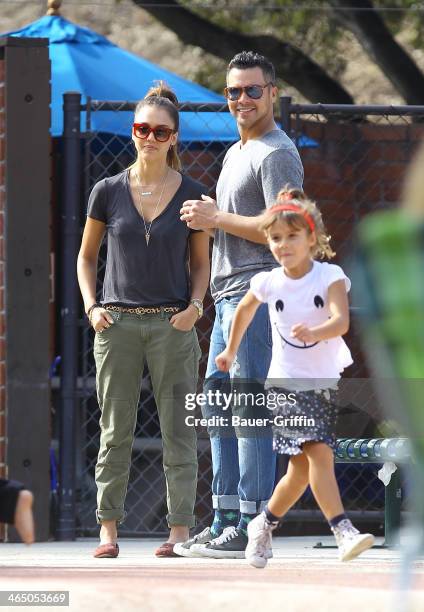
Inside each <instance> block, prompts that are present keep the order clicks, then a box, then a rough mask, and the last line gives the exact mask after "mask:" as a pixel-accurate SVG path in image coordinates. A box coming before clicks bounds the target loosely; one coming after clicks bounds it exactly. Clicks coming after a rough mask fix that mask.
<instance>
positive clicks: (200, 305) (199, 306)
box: [190, 299, 203, 319]
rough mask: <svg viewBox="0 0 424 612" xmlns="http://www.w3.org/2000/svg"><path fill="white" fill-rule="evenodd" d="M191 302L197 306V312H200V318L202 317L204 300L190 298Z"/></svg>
mask: <svg viewBox="0 0 424 612" xmlns="http://www.w3.org/2000/svg"><path fill="white" fill-rule="evenodd" d="M190 304H193V306H194V307H195V308H197V312H198V315H199V316H198V318H199V319H200V317H202V316H203V302H202V300H196V299H193V300H190Z"/></svg>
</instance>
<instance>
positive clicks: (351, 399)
mask: <svg viewBox="0 0 424 612" xmlns="http://www.w3.org/2000/svg"><path fill="white" fill-rule="evenodd" d="M134 106H135V104H134V103H132V102H108V101H92V100H89V101H88V102H87V107H86V110H85V113H83V114H84V115H85V134H84V152H83V157H84V162H83V187H84V204H83V206H82V209H81V217H80V220H81V228H82V227H83V224H84V221H85V211H86V203H87V200H88V196H89V193H90V191H91V189H92V187H93V185H94V184H95V183H96V182H97V181H98V180H100V179H102V178H104V177H107V176H111V175H114V174H116V173H118V172H120V171H122V170H123V169H125V168H127V167H128V166H129V165H130V164H131V163H132V162H133V161H134V158H135V152H134V147H133V144H132V141H131V138H130V134H131V123H132V112H133V109H134ZM226 111H227V107H226V105H223V106H220V105H216V104H209V105H201V104H183V105H181V115H182V116H183V117H184V120H185V121H186V122H188V123H189V122H190V120H192V121H196V122H197V123H203V124H204V125H205V126H206V127H207V128H208V132H209V134H210V136H209V138H208V140H206V141H205V140H199V141H196V140H192V141H186V140H183V141H182V142H181V143H180V155H181V158H182V162H183V166H184V171H185V173H187V174H188V175H190V176H191V177H192V178H194V179H196V180H199V181H200V182H202V183H204V184H205V186H206V187H207V189H208V190H209V193H210V194H211V195H213V194H214V188H215V185H216V181H217V178H218V176H219V172H220V168H221V164H222V160H223V157H224V155H225V151H226V150H227V148H228V147H229V146H230V144H231V142H230V141H229V140H228V137H227V139H226V140H222V137H221V135H220V133H221V132H222V130H221V128H222V126H223V125H225V124H227V125H226V128H227V129H228V126H229V125H233V124H232V122H233V119H232V118H231V117H230V115H229V114H228V112H226ZM280 111H281V121H282V124H283V126H284V128H285V129H286V131H287V132H288V133H289V135H290V136H291V137H292V138H293V140H294V141H295V142H296V144H297V145H298V147H299V151H300V154H301V157H302V161H303V163H304V167H305V190H306V192H307V193H308V194H309V196H310V197H312V198H314V199H317V201H318V203H319V205H320V209H321V211H322V213H323V216H324V220H325V222H326V225H327V227H328V229H329V233H330V234H331V235H332V237H333V239H332V244H333V248H334V249H335V250H336V251H337V255H338V257H337V260H336V261H337V262H341V261H342V262H343V265H345V262H346V260H349V257H350V256H351V254H352V252H354V244H355V239H354V232H355V227H356V224H357V222H358V220H359V219H360V218H361V217H362V216H363V215H364V214H366V213H367V212H370V211H372V210H377V209H379V208H382V207H391V206H394V205H396V203H397V201H398V198H399V189H400V187H401V184H402V177H403V175H404V172H405V170H406V167H407V164H408V162H409V160H410V159H411V157H412V154H413V152H414V149H415V147H416V145H417V144H418V142H419V140H420V139H421V137H422V135H423V133H424V132H423V130H424V124H422V123H421V122H422V121H423V119H424V107H397V108H391V107H390V108H382V107H355V106H343V107H342V106H331V105H330V106H323V105H294V104H291V101H290V99H288V98H283V99H281V106H280ZM97 113H104V115H102V118H103V124H104V125H105V124H106V126H107V121H105V119H104V117H106V118H107V117H110V123H111V125H112V124H113V126H114V130H112V129H111V130H110V131H108V130H107V127H106V129H104V130H102V131H101V132H100V131H95V130H93V129H92V125H93V123H95V122H94V121H93V119H94V118H95V117H96V115H97ZM117 121H120V122H121V123H122V126H123V128H122V130H121V129H120V130H116V122H117ZM125 133H127V134H128V136H123V135H120V134H125ZM104 267H105V246H102V249H101V252H100V257H99V284H98V289H99V291H100V286H101V282H102V278H103V272H104ZM355 300H356V301H355V303H354V304H353V306H352V312H353V314H354V315H355V314H357V315H358V316H360V307H361V304H360V296H356V298H355ZM355 318H356V317H355V316H354V317H353V324H352V327H351V331H350V332H349V337H348V339H347V342H348V344H349V347H350V348H351V351H352V355H353V358H354V366H352V367H350V368H349V370H348V372H347V376H348V377H350V378H352V379H353V380H352V381H351V382H352V385H351V386H350V390H349V392H348V393H347V396H346V398H345V399H344V400H342V402H341V404H342V408H341V419H340V425H341V427H340V431H339V432H338V433H339V436H340V437H373V436H375V435H376V434H377V433H379V434H381V430H380V431H378V425H379V424H381V421H382V420H383V418H384V417H383V415H382V412H381V410H380V409H379V407H378V401H377V398H376V396H375V395H374V391H373V389H372V385H371V384H370V381H369V379H368V373H367V370H366V367H365V363H364V358H363V356H362V354H361V350H360V344H359V334H358V329H357V325H356V321H355ZM213 320H214V307H213V303H212V301H211V299H210V296H208V297H207V299H206V304H205V315H204V317H203V319H202V320H201V321H200V322H199V324H198V326H197V329H198V334H199V341H200V344H201V348H202V353H203V355H202V360H201V369H200V374H201V377H202V376H203V375H204V372H205V367H206V361H207V354H208V347H209V335H210V332H211V329H212V325H213ZM92 347H93V332H92V330H91V329H89V327H88V325H87V322H86V320H85V317H84V313H83V311H82V309H81V312H80V321H79V359H78V364H79V365H78V367H79V372H78V396H79V414H78V423H77V431H78V435H77V461H76V465H77V509H76V510H77V533H78V535H85V536H86V535H94V534H97V532H98V526H97V525H96V522H95V514H94V510H95V507H96V487H95V481H94V468H95V464H96V459H97V452H98V448H99V426H98V421H99V416H100V414H99V408H98V405H97V399H96V393H95V367H94V361H93V355H92ZM384 433H385V432H384V431H383V435H384ZM390 434H393V432H390ZM336 467H337V476H338V480H339V483H340V486H341V490H342V495H343V500H344V502H345V505H346V508H347V509H348V510H349V511H351V512H352V513H353V514H354V516H355V518H356V520H358V519H361V518H362V519H364V520H365V519H366V520H372V521H374V522H375V521H377V522H379V523H382V518H383V508H384V486H383V484H382V483H381V482H380V480H378V478H377V475H376V473H377V469H378V468H379V467H380V466H373V465H359V464H351V465H349V464H340V465H337V466H336ZM284 469H285V460H284V459H282V458H281V459H280V460H279V468H278V471H279V474H281V473H283V471H284ZM211 479H212V469H211V461H210V446H209V440H208V437H207V434H206V432H205V431H200V432H199V483H198V498H197V504H196V510H195V511H196V514H197V516H198V519H199V522H200V523H201V525H202V526H206V525H207V524H209V523H210V521H211V518H212V504H211ZM126 508H127V509H128V510H129V513H128V516H127V518H126V520H125V523H124V524H123V525H122V527H121V530H120V533H122V535H149V536H152V535H155V536H159V535H163V534H164V533H166V532H167V526H166V521H165V515H166V494H165V480H164V475H163V469H162V451H161V438H160V429H159V422H158V417H157V412H156V407H155V402H154V398H153V394H152V390H151V384H150V379H149V375H148V372H147V370H146V371H145V373H144V378H143V384H142V391H141V397H140V404H139V411H138V418H137V426H136V434H135V442H134V448H133V455H132V468H131V474H130V481H129V486H128V495H127V499H126ZM288 519H290V520H297V521H298V520H300V519H304V520H307V521H316V520H322V519H321V514H320V512H319V511H318V510H317V506H316V504H315V502H314V500H313V497H312V495H311V493H310V491H309V490H308V491H307V492H306V493H305V495H304V496H303V497H302V498H301V500H300V501H299V502H298V503H297V504H296V506H295V508H294V509H293V510H292V511H291V512H290V513H289V516H288Z"/></svg>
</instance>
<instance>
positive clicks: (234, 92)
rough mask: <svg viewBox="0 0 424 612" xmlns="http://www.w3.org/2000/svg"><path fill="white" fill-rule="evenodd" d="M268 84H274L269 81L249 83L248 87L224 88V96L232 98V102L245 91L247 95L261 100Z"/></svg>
mask: <svg viewBox="0 0 424 612" xmlns="http://www.w3.org/2000/svg"><path fill="white" fill-rule="evenodd" d="M268 85H274V83H273V82H272V81H270V82H269V83H265V85H247V86H246V87H226V88H225V89H224V96H225V97H226V98H227V100H231V102H235V101H236V100H239V99H240V98H241V95H242V93H243V91H244V93H245V94H246V96H248V97H249V98H252V100H259V98H262V96H263V93H264V89H265V88H266V87H268Z"/></svg>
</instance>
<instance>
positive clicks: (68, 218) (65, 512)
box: [57, 92, 81, 541]
mask: <svg viewBox="0 0 424 612" xmlns="http://www.w3.org/2000/svg"><path fill="white" fill-rule="evenodd" d="M80 109H81V94H80V93H77V92H67V93H65V94H64V96H63V110H64V124H63V135H64V164H63V172H64V180H63V186H64V189H63V194H62V213H61V238H62V295H61V310H60V314H61V342H62V350H61V354H62V361H61V384H60V459H59V467H60V482H59V521H58V528H57V536H58V539H59V540H61V541H69V540H75V452H76V451H75V440H76V432H75V422H76V419H75V415H76V410H77V408H78V404H77V374H78V371H77V366H78V284H77V276H76V258H77V251H78V246H79V239H80V220H79V217H80V195H81V184H80V183H81V152H80Z"/></svg>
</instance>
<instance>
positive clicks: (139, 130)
mask: <svg viewBox="0 0 424 612" xmlns="http://www.w3.org/2000/svg"><path fill="white" fill-rule="evenodd" d="M152 132H153V136H154V137H155V140H157V141H158V142H166V141H167V140H169V139H170V137H171V134H175V130H173V129H172V128H169V127H167V126H166V125H157V126H156V127H151V126H150V125H149V124H148V123H133V134H134V136H135V137H136V138H141V139H142V140H146V138H148V137H149V136H150V134H151V133H152Z"/></svg>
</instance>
